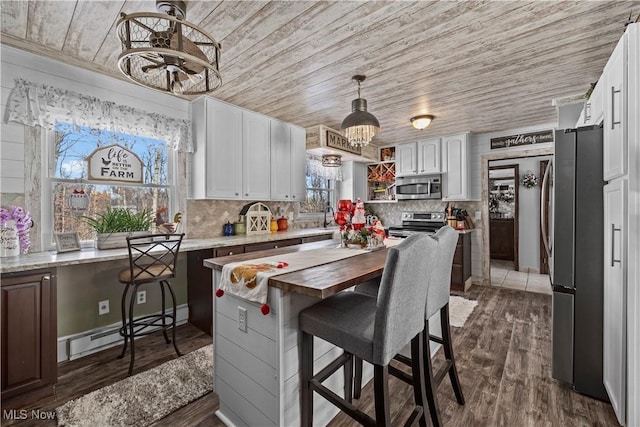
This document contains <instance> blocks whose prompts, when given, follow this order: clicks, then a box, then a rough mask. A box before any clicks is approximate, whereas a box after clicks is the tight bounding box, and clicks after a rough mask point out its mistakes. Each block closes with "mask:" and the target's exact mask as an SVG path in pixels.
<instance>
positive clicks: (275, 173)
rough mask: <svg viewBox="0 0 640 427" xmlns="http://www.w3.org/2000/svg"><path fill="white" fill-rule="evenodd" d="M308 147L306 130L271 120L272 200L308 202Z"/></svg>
mask: <svg viewBox="0 0 640 427" xmlns="http://www.w3.org/2000/svg"><path fill="white" fill-rule="evenodd" d="M305 146H306V132H305V130H304V128H301V127H299V126H293V125H290V124H288V123H285V122H281V121H279V120H274V119H272V120H271V200H282V201H287V202H291V201H302V200H304V198H305V171H304V169H305V162H306V158H305Z"/></svg>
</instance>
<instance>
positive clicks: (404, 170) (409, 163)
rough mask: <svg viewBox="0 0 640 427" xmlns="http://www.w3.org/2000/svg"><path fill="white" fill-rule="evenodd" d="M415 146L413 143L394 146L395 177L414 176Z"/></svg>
mask: <svg viewBox="0 0 640 427" xmlns="http://www.w3.org/2000/svg"><path fill="white" fill-rule="evenodd" d="M416 150H417V145H416V143H415V142H407V143H405V144H398V145H396V176H407V175H416V174H417V173H418V168H417V165H416V163H417V161H418V155H417V152H416Z"/></svg>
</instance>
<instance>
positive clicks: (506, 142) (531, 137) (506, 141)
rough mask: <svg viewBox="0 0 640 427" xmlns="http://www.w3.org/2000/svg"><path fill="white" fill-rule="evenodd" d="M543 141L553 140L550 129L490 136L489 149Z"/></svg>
mask: <svg viewBox="0 0 640 427" xmlns="http://www.w3.org/2000/svg"><path fill="white" fill-rule="evenodd" d="M545 142H553V131H552V130H545V131H542V132H532V133H521V134H519V135H511V136H501V137H499V138H491V149H494V148H509V147H516V146H519V145H528V144H542V143H545Z"/></svg>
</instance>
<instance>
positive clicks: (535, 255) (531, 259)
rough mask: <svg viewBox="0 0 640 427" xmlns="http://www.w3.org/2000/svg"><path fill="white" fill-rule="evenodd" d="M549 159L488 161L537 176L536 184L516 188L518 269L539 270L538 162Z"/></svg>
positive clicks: (528, 158)
mask: <svg viewBox="0 0 640 427" xmlns="http://www.w3.org/2000/svg"><path fill="white" fill-rule="evenodd" d="M549 159H551V156H537V157H526V158H522V159H506V160H495V161H491V162H489V166H502V165H518V172H519V174H520V177H522V176H523V175H524V174H525V173H526V172H527V171H532V172H533V173H534V174H535V175H536V176H537V177H538V186H536V187H534V188H526V187H523V186H522V185H520V187H519V188H518V224H519V227H518V263H519V267H520V271H527V268H529V269H533V270H534V271H536V272H539V271H540V184H541V183H542V177H541V176H540V162H541V161H543V160H549ZM520 177H519V178H518V179H520ZM518 185H519V184H518Z"/></svg>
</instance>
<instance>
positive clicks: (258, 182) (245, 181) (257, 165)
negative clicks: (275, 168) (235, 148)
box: [242, 110, 271, 200]
mask: <svg viewBox="0 0 640 427" xmlns="http://www.w3.org/2000/svg"><path fill="white" fill-rule="evenodd" d="M270 140H271V138H270V133H269V118H268V117H265V116H263V115H261V114H256V113H252V112H250V111H246V110H244V111H242V151H243V154H242V156H243V165H242V196H243V198H244V199H252V200H255V199H261V200H268V199H269V197H270V194H271V187H270V171H271V163H270V155H271V151H270V146H269V141H270Z"/></svg>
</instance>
